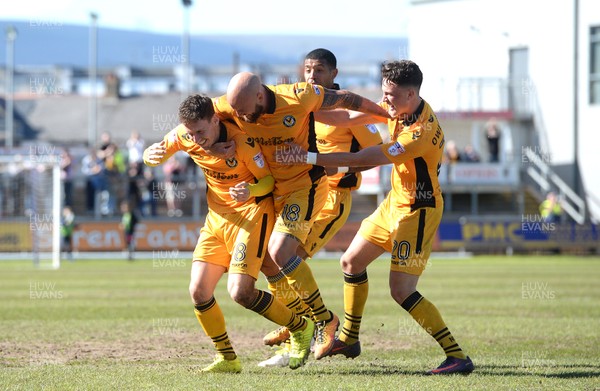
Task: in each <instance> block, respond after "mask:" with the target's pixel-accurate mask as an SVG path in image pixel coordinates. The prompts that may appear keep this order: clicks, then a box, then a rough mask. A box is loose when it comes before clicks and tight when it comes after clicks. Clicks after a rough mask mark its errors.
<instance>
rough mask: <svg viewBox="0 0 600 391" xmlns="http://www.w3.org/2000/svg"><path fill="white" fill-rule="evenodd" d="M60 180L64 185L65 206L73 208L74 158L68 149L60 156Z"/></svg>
mask: <svg viewBox="0 0 600 391" xmlns="http://www.w3.org/2000/svg"><path fill="white" fill-rule="evenodd" d="M60 179H61V180H62V183H63V194H64V195H65V198H64V202H65V205H67V206H73V157H72V156H71V153H70V152H69V149H68V148H65V149H63V151H62V153H61V155H60Z"/></svg>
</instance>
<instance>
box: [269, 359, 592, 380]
mask: <svg viewBox="0 0 600 391" xmlns="http://www.w3.org/2000/svg"><path fill="white" fill-rule="evenodd" d="M475 365H476V367H475V371H474V372H473V375H475V376H478V375H482V376H517V377H523V376H538V377H547V378H559V379H573V378H594V377H600V365H583V364H581V365H579V364H573V365H557V366H552V367H537V368H525V367H521V366H517V365H479V366H477V364H475ZM273 369H274V368H270V369H267V370H265V371H266V372H269V373H270V374H272V375H281V376H289V375H290V374H291V373H293V374H298V375H307V374H310V375H338V376H339V375H351V376H382V375H404V376H427V375H426V373H425V372H426V371H427V369H424V370H412V369H406V368H399V367H398V366H397V365H394V364H373V363H368V364H367V365H366V366H364V367H351V366H347V367H339V366H335V367H333V366H328V365H323V366H321V365H319V364H317V363H308V364H307V365H306V366H305V367H303V368H300V369H298V370H297V371H291V372H290V371H289V370H288V368H277V369H276V370H273ZM259 372H262V370H259Z"/></svg>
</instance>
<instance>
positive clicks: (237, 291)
mask: <svg viewBox="0 0 600 391" xmlns="http://www.w3.org/2000/svg"><path fill="white" fill-rule="evenodd" d="M227 290H228V291H229V296H231V298H232V299H233V301H235V302H236V303H238V304H239V305H241V306H242V307H245V308H248V307H250V306H251V305H252V302H253V301H254V294H253V293H254V287H250V286H244V285H239V284H232V285H229V286H228V287H227Z"/></svg>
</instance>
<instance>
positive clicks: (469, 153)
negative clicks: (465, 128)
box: [463, 144, 481, 163]
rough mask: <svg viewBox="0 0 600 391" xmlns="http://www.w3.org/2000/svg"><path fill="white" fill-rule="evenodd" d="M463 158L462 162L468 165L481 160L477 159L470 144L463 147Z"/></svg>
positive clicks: (477, 155)
mask: <svg viewBox="0 0 600 391" xmlns="http://www.w3.org/2000/svg"><path fill="white" fill-rule="evenodd" d="M463 158H464V161H465V162H468V163H476V162H479V161H480V160H481V159H480V158H479V154H478V153H477V151H475V148H473V146H472V145H471V144H467V145H465V148H464V150H463Z"/></svg>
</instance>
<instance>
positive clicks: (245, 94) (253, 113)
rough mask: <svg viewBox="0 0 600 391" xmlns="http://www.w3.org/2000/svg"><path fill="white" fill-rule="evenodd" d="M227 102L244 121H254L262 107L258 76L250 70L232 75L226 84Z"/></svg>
mask: <svg viewBox="0 0 600 391" xmlns="http://www.w3.org/2000/svg"><path fill="white" fill-rule="evenodd" d="M227 102H228V103H229V104H230V105H231V107H232V108H233V109H234V110H235V111H236V113H237V115H238V116H239V117H241V118H242V119H243V120H244V121H247V122H256V120H257V119H258V117H259V116H260V114H262V111H263V108H264V105H263V94H262V83H261V81H260V78H259V77H258V76H256V75H255V74H253V73H250V72H240V73H238V74H237V75H235V76H233V77H232V78H231V80H230V81H229V85H228V86H227Z"/></svg>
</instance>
